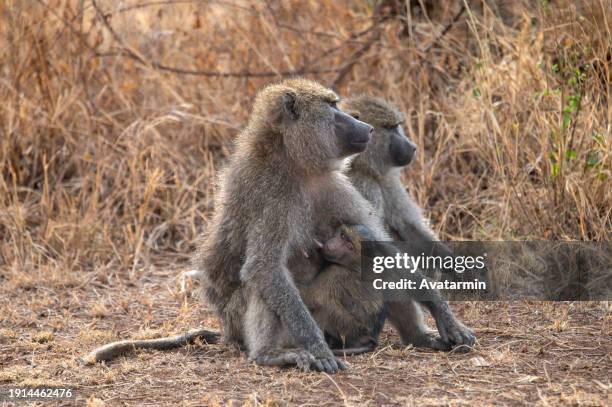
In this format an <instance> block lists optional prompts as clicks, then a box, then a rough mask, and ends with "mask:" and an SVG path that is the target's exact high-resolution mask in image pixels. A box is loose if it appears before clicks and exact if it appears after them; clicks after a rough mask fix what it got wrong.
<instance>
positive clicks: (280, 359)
mask: <svg viewBox="0 0 612 407" xmlns="http://www.w3.org/2000/svg"><path fill="white" fill-rule="evenodd" d="M252 360H254V361H255V363H257V364H258V365H260V366H290V365H295V366H297V367H298V368H299V369H301V370H303V371H305V372H307V371H309V370H310V366H311V365H312V364H313V363H314V362H315V357H314V356H312V354H311V353H310V352H308V351H306V350H304V349H299V348H296V349H279V350H276V351H268V352H266V353H264V354H260V355H258V356H256V357H254V358H252Z"/></svg>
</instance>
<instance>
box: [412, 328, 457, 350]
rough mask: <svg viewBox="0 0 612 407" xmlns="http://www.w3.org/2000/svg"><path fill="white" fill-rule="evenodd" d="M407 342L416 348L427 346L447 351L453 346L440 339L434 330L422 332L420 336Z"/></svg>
mask: <svg viewBox="0 0 612 407" xmlns="http://www.w3.org/2000/svg"><path fill="white" fill-rule="evenodd" d="M408 344H412V345H414V346H415V347H417V348H427V349H433V350H440V351H445V352H447V351H449V350H451V349H452V348H453V347H452V346H451V345H450V344H449V343H447V342H444V341H443V340H442V338H441V337H439V336H438V335H436V334H435V333H434V332H423V333H422V335H421V336H419V337H417V338H414V340H411V341H408Z"/></svg>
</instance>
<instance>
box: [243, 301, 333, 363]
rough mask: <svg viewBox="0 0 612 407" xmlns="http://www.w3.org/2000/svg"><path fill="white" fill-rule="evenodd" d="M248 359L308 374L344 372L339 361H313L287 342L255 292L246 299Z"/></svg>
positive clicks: (314, 359)
mask: <svg viewBox="0 0 612 407" xmlns="http://www.w3.org/2000/svg"><path fill="white" fill-rule="evenodd" d="M244 329H245V334H244V338H245V340H246V344H247V348H248V352H249V359H250V360H252V361H254V362H255V363H257V364H258V365H262V366H286V365H295V366H297V367H298V368H300V369H302V370H304V371H308V370H310V369H311V368H313V369H314V370H318V371H323V372H327V373H333V372H336V371H338V369H344V368H345V365H344V364H343V363H342V362H341V361H336V363H337V364H336V366H333V365H332V364H331V363H330V362H329V361H327V360H317V359H316V358H315V357H314V356H313V355H312V354H311V353H310V352H308V351H307V350H306V349H304V348H299V347H297V346H296V344H295V343H293V342H292V341H291V340H290V339H289V335H287V332H286V331H285V329H284V328H283V327H282V324H281V321H280V319H279V318H278V317H277V316H276V315H275V314H274V313H273V312H272V311H271V310H270V308H269V307H268V306H267V305H266V303H265V302H264V301H263V300H262V299H261V297H260V296H259V294H258V293H256V292H253V293H252V294H251V295H250V296H249V300H248V305H247V312H246V315H245V324H244Z"/></svg>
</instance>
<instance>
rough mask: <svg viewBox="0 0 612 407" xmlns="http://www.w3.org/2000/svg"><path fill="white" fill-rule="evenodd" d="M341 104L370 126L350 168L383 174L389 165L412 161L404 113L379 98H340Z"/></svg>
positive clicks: (413, 147) (390, 166) (401, 164)
mask: <svg viewBox="0 0 612 407" xmlns="http://www.w3.org/2000/svg"><path fill="white" fill-rule="evenodd" d="M341 107H342V109H343V110H344V111H345V112H347V113H348V114H350V115H352V116H353V117H355V118H358V119H359V120H363V121H364V122H366V123H370V124H371V125H372V126H374V134H373V135H372V141H371V142H370V145H369V146H368V148H367V150H366V151H365V152H364V153H362V154H360V155H359V156H358V157H356V158H355V159H354V160H353V162H352V164H351V166H352V168H353V169H354V170H365V171H368V172H374V173H375V175H384V174H386V173H387V172H388V171H389V170H391V169H392V168H397V167H403V166H405V165H408V164H409V163H410V162H411V161H412V158H413V157H414V153H415V151H416V146H415V145H414V143H412V141H410V139H409V138H408V137H406V135H405V134H404V130H403V128H402V125H403V123H404V116H403V114H402V113H401V112H399V111H398V110H397V109H396V108H395V107H394V106H392V105H391V104H389V103H388V102H386V101H385V100H383V99H380V98H376V97H372V96H359V97H355V98H350V99H347V100H346V101H343V102H342V104H341Z"/></svg>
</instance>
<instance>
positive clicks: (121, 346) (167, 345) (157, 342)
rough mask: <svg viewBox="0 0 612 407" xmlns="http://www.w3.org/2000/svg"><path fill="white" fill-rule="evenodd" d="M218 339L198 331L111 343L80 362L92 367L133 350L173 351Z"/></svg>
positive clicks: (216, 335)
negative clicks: (199, 341) (195, 342)
mask: <svg viewBox="0 0 612 407" xmlns="http://www.w3.org/2000/svg"><path fill="white" fill-rule="evenodd" d="M220 337H221V335H220V334H219V333H218V332H213V331H209V330H207V329H199V330H195V331H190V332H187V333H184V334H181V335H176V336H166V337H163V338H155V339H143V340H125V341H117V342H111V343H109V344H106V345H104V346H101V347H99V348H97V349H94V350H93V351H92V352H91V353H89V354H88V355H87V356H85V357H83V358H82V361H83V362H84V363H85V364H88V365H93V364H95V363H97V362H101V361H103V360H111V359H113V358H115V357H117V356H119V355H123V354H126V353H128V352H131V351H133V350H135V349H157V350H166V349H174V348H180V347H182V346H185V345H187V344H190V343H193V342H194V341H195V340H196V339H199V340H201V341H204V342H206V343H218V342H219V338H220Z"/></svg>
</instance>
